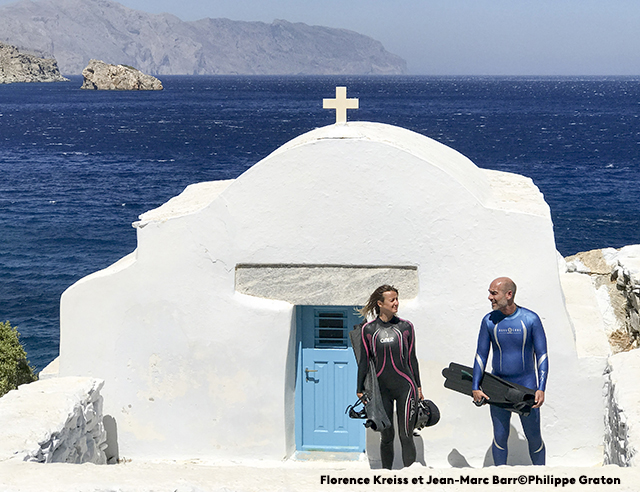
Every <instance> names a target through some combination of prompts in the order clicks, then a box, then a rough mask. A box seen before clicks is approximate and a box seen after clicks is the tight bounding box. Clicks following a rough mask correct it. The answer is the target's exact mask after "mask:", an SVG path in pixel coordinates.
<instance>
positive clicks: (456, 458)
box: [447, 425, 532, 468]
mask: <svg viewBox="0 0 640 492" xmlns="http://www.w3.org/2000/svg"><path fill="white" fill-rule="evenodd" d="M507 446H508V447H509V458H508V459H507V464H508V465H512V466H517V465H532V463H531V458H530V456H529V444H528V442H527V439H526V438H525V437H524V436H520V434H519V433H518V431H517V430H516V428H515V427H514V426H513V425H511V427H510V429H509V440H508V441H507ZM447 461H448V462H449V464H450V465H451V466H452V467H453V468H471V465H469V462H468V461H467V459H466V458H465V457H464V456H463V455H462V454H460V452H459V451H458V450H457V449H456V448H453V449H452V450H451V452H450V453H449V455H448V456H447ZM493 465H494V463H493V454H492V453H491V446H489V449H487V452H486V453H485V455H484V463H483V464H482V466H483V467H487V466H493Z"/></svg>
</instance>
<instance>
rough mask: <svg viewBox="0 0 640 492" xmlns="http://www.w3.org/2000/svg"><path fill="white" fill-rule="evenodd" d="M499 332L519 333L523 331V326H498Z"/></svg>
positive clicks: (507, 333) (506, 333)
mask: <svg viewBox="0 0 640 492" xmlns="http://www.w3.org/2000/svg"><path fill="white" fill-rule="evenodd" d="M498 333H500V334H504V335H519V334H521V333H522V328H512V327H511V326H509V327H508V328H502V327H500V328H498Z"/></svg>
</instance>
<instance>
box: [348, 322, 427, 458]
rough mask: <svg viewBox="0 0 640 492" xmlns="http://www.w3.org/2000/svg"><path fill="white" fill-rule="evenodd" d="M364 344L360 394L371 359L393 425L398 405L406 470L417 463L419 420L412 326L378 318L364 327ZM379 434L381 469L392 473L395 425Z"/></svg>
mask: <svg viewBox="0 0 640 492" xmlns="http://www.w3.org/2000/svg"><path fill="white" fill-rule="evenodd" d="M362 344H363V346H364V353H365V357H361V359H360V364H359V365H358V390H357V391H358V393H362V392H363V386H364V379H365V377H366V375H367V370H368V368H369V359H370V358H372V359H373V361H374V362H375V367H376V376H377V377H378V383H379V385H380V394H381V396H382V400H383V403H384V408H385V411H386V412H387V415H388V416H389V420H390V421H391V422H393V403H394V401H395V402H396V412H397V415H398V434H399V437H400V443H401V444H402V461H403V463H404V466H409V465H411V464H412V463H413V462H414V461H415V460H416V446H415V443H414V442H413V429H414V427H415V422H416V417H417V409H416V405H417V402H418V393H417V388H419V387H420V373H419V370H418V359H417V357H416V351H415V331H414V329H413V325H412V324H411V323H410V322H409V321H406V320H403V319H400V318H398V317H395V316H394V317H393V318H392V319H391V321H389V322H384V321H382V320H381V319H380V318H376V319H375V320H374V321H371V322H369V323H367V324H365V325H364V326H363V327H362ZM380 434H381V441H380V456H381V458H382V466H383V467H384V468H388V469H391V466H392V465H393V439H394V437H395V431H394V428H393V424H392V426H391V427H390V428H389V429H386V430H384V431H382V432H381V433H380Z"/></svg>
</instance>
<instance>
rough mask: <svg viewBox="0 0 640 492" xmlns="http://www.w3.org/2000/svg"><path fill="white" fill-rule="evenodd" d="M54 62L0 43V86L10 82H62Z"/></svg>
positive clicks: (62, 79)
mask: <svg viewBox="0 0 640 492" xmlns="http://www.w3.org/2000/svg"><path fill="white" fill-rule="evenodd" d="M64 80H67V79H65V78H64V77H63V76H61V75H60V71H59V70H58V66H57V65H56V61H55V60H53V59H51V58H49V59H47V58H43V57H41V56H39V54H36V53H24V52H22V51H20V50H18V49H17V48H16V47H15V46H11V45H8V44H4V43H0V84H10V83H12V82H62V81H64Z"/></svg>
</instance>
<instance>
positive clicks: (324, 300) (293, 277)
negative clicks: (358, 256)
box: [235, 264, 418, 306]
mask: <svg viewBox="0 0 640 492" xmlns="http://www.w3.org/2000/svg"><path fill="white" fill-rule="evenodd" d="M235 284H236V291H237V292H239V293H241V294H246V295H250V296H254V297H262V298H266V299H274V300H280V301H286V302H289V303H291V304H296V305H335V306H343V305H363V304H364V303H365V302H366V301H367V299H368V298H369V296H370V295H371V293H372V292H373V291H374V290H375V289H376V288H377V287H379V286H380V285H383V284H390V285H393V286H394V287H396V288H397V289H398V291H399V294H400V299H401V300H408V299H413V298H415V297H417V295H418V268H417V267H415V266H366V265H286V264H238V265H236V279H235Z"/></svg>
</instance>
